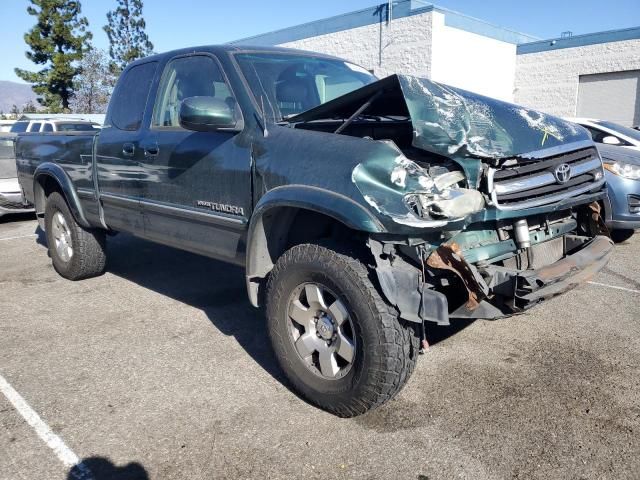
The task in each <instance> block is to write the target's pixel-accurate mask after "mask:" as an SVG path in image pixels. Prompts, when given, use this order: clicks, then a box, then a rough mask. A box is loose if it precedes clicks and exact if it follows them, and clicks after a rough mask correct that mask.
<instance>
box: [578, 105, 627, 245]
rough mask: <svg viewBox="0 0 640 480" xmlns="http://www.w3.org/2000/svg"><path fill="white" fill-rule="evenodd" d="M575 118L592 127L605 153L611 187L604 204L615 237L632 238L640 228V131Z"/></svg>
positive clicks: (608, 187) (605, 165) (598, 144)
mask: <svg viewBox="0 0 640 480" xmlns="http://www.w3.org/2000/svg"><path fill="white" fill-rule="evenodd" d="M571 120H572V121H574V122H576V123H578V124H579V125H582V126H583V127H585V128H586V129H587V130H588V131H589V133H590V134H591V137H592V138H593V141H594V142H596V146H597V147H598V150H599V152H600V156H601V157H602V161H603V163H604V168H605V178H606V180H607V191H608V198H606V199H603V200H602V205H603V208H604V218H605V221H606V223H607V226H608V227H609V228H610V229H611V237H612V238H613V239H614V240H615V241H617V242H623V241H625V240H628V239H629V238H631V237H632V236H633V234H634V231H635V230H636V229H638V228H640V131H638V130H634V129H632V128H628V127H624V126H622V125H618V124H617V123H614V122H609V121H605V120H594V119H587V118H575V119H571Z"/></svg>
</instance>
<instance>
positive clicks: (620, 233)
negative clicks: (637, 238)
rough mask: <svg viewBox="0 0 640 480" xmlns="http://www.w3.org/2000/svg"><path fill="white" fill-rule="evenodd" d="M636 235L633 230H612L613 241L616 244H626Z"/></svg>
mask: <svg viewBox="0 0 640 480" xmlns="http://www.w3.org/2000/svg"><path fill="white" fill-rule="evenodd" d="M634 233H635V230H631V229H629V230H627V229H624V230H619V229H618V230H611V239H612V240H613V241H614V242H616V243H622V242H626V241H627V240H629V239H630V238H631V237H633V234H634Z"/></svg>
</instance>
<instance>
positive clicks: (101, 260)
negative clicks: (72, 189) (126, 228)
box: [44, 192, 107, 280]
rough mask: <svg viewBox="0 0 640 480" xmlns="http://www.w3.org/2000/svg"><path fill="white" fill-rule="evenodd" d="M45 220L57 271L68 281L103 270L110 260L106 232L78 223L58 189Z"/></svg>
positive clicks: (97, 273)
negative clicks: (87, 227) (107, 254)
mask: <svg viewBox="0 0 640 480" xmlns="http://www.w3.org/2000/svg"><path fill="white" fill-rule="evenodd" d="M44 221H45V232H46V235H47V244H48V246H49V255H50V256H51V261H52V262H53V268H55V270H56V272H58V273H59V274H60V275H61V276H62V277H64V278H67V279H69V280H81V279H84V278H90V277H95V276H97V275H101V274H102V273H104V269H105V265H106V260H107V256H106V249H105V232H104V231H103V230H97V229H86V228H83V227H82V226H81V225H79V224H78V222H76V220H75V218H74V217H73V215H72V214H71V211H70V210H69V206H68V205H67V202H66V201H65V199H64V197H63V196H62V195H60V194H59V193H58V192H53V193H52V194H51V195H49V196H48V197H47V203H46V205H45V213H44Z"/></svg>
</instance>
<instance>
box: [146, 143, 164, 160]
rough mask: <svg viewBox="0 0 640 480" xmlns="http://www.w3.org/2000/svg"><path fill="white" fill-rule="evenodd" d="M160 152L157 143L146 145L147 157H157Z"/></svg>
mask: <svg viewBox="0 0 640 480" xmlns="http://www.w3.org/2000/svg"><path fill="white" fill-rule="evenodd" d="M158 153H160V148H159V147H158V144H157V143H154V144H152V145H148V146H146V147H144V156H145V157H156V156H157V155H158Z"/></svg>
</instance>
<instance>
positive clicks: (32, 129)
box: [29, 122, 42, 132]
mask: <svg viewBox="0 0 640 480" xmlns="http://www.w3.org/2000/svg"><path fill="white" fill-rule="evenodd" d="M41 126H42V124H41V123H39V122H36V123H32V124H31V127H29V131H30V132H39V131H40V127H41Z"/></svg>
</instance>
